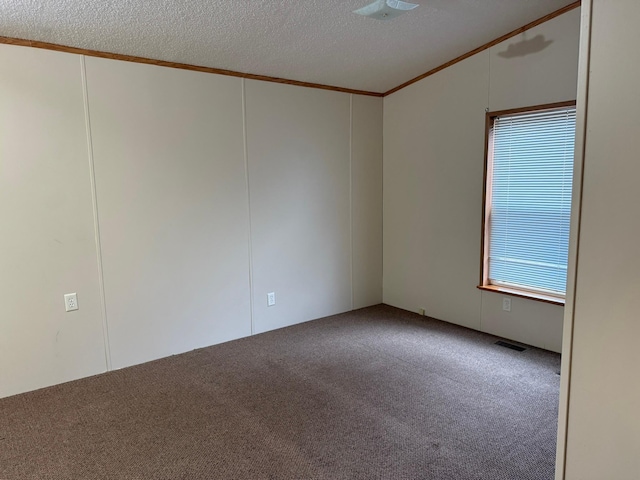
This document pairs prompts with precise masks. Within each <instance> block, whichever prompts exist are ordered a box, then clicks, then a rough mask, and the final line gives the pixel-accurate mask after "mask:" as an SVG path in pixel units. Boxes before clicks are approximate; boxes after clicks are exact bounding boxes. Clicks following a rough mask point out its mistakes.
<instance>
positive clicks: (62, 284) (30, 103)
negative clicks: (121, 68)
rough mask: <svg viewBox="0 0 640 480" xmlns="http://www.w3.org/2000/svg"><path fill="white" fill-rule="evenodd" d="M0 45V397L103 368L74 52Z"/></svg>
mask: <svg viewBox="0 0 640 480" xmlns="http://www.w3.org/2000/svg"><path fill="white" fill-rule="evenodd" d="M1 47H2V48H0V225H2V227H1V228H2V234H0V302H1V305H2V313H1V314H0V397H2V396H6V395H11V394H13V393H17V392H22V391H26V390H32V389H35V388H38V387H42V386H45V385H52V384H55V383H61V382H65V381H68V380H73V379H76V378H80V377H84V376H87V375H91V374H93V373H96V372H101V371H104V370H105V368H106V361H105V349H104V341H103V333H102V314H101V311H102V308H101V304H100V288H99V282H98V262H97V253H96V242H95V231H94V223H93V207H92V200H91V199H92V194H91V184H90V181H89V178H90V175H89V163H88V162H87V131H86V127H85V109H84V101H83V93H82V92H83V89H82V81H81V75H80V73H81V59H80V57H78V56H72V55H67V54H63V53H56V52H45V51H42V50H35V49H33V50H31V49H19V48H11V47H5V46H1ZM71 292H76V293H77V294H78V302H79V304H80V305H81V308H80V309H79V310H77V311H75V312H70V313H65V310H64V301H63V295H64V294H65V293H71Z"/></svg>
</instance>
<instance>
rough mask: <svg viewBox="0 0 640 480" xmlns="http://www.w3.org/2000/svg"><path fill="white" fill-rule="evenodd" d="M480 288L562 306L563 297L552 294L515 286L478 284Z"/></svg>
mask: <svg viewBox="0 0 640 480" xmlns="http://www.w3.org/2000/svg"><path fill="white" fill-rule="evenodd" d="M478 288H479V289H480V290H486V291H488V292H496V293H504V294H506V295H511V296H514V297H520V298H528V299H529V300H535V301H537V302H544V303H550V304H552V305H561V306H563V307H564V303H565V302H564V298H561V297H554V296H553V295H545V294H543V293H533V292H527V291H525V290H517V289H515V288H507V287H498V286H496V285H478Z"/></svg>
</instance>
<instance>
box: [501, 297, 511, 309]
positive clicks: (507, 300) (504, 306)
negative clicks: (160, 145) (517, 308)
mask: <svg viewBox="0 0 640 480" xmlns="http://www.w3.org/2000/svg"><path fill="white" fill-rule="evenodd" d="M502 310H504V311H505V312H510V311H511V299H510V298H509V297H502Z"/></svg>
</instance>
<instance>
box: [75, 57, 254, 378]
mask: <svg viewBox="0 0 640 480" xmlns="http://www.w3.org/2000/svg"><path fill="white" fill-rule="evenodd" d="M86 69H87V85H88V93H89V111H90V120H91V136H92V141H93V158H94V164H95V179H96V192H97V199H98V209H99V210H98V215H99V226H100V239H101V245H102V261H103V274H104V288H105V298H106V304H107V315H108V325H109V344H110V347H111V361H112V365H113V367H114V368H121V367H125V366H128V365H133V364H136V363H141V362H144V361H147V360H150V359H155V358H160V357H165V356H167V355H171V354H174V353H180V352H184V351H186V350H190V349H193V348H197V347H204V346H207V345H211V344H214V343H219V342H223V341H226V340H231V339H234V338H239V337H242V336H246V335H250V334H251V319H250V317H251V311H250V307H249V231H248V230H249V206H248V200H247V188H246V180H245V162H244V138H243V118H242V117H243V114H242V82H241V81H240V80H239V79H237V78H232V77H222V76H217V75H205V74H200V73H196V72H189V71H182V70H176V69H171V68H161V67H155V66H150V65H141V64H136V63H126V62H120V61H115V60H105V59H100V58H91V57H90V58H87V59H86Z"/></svg>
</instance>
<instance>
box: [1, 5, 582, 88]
mask: <svg viewBox="0 0 640 480" xmlns="http://www.w3.org/2000/svg"><path fill="white" fill-rule="evenodd" d="M370 1H371V0H153V1H148V0H147V1H143V0H2V2H0V36H6V37H16V38H23V39H28V40H38V41H44V42H50V43H57V44H61V45H68V46H73V47H79V48H86V49H91V50H101V51H106V52H111V53H120V54H128V55H135V56H140V57H148V58H153V59H157V60H166V61H171V62H180V63H189V64H193V65H200V66H206V67H213V68H220V69H227V70H234V71H238V72H243V73H252V74H257V75H268V76H272V77H281V78H287V79H292V80H299V81H305V82H313V83H321V84H325V85H334V86H339V87H343V88H352V89H359V90H369V91H373V92H385V91H387V90H389V89H391V88H393V87H395V86H397V85H399V84H401V83H404V82H405V81H407V80H410V79H411V78H414V77H416V76H418V75H420V74H422V73H424V72H426V71H427V70H430V69H432V68H434V67H437V66H438V65H441V64H442V63H445V62H447V61H449V60H451V59H453V58H455V57H457V56H459V55H461V54H463V53H466V52H467V51H469V50H472V49H474V48H476V47H478V46H480V45H482V44H484V43H486V42H489V41H491V40H493V39H494V38H497V37H499V36H501V35H503V34H505V33H507V32H510V31H511V30H514V29H516V28H518V27H521V26H523V25H525V24H527V23H529V22H531V21H533V20H535V19H537V18H540V17H542V16H544V15H546V14H548V13H551V12H553V11H555V10H557V9H559V8H561V7H564V6H565V5H568V4H569V3H572V1H573V0H412V1H413V2H414V3H419V4H420V7H418V8H416V9H415V10H413V11H411V12H409V13H407V14H405V15H402V16H400V17H398V18H396V19H393V20H389V21H379V20H374V19H371V18H366V17H362V16H359V15H356V14H353V13H351V12H352V10H354V9H356V8H359V7H362V6H364V5H366V4H368V3H370Z"/></svg>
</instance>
